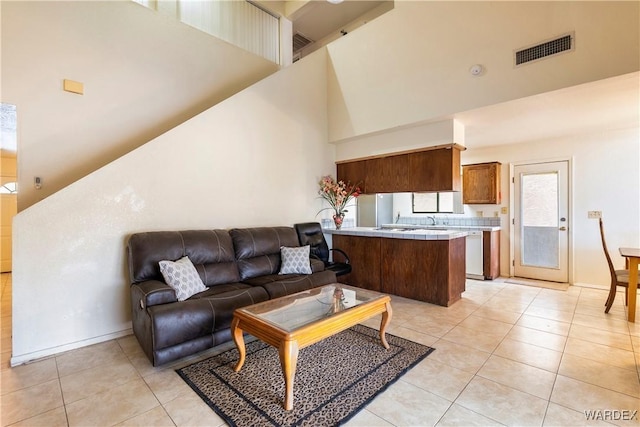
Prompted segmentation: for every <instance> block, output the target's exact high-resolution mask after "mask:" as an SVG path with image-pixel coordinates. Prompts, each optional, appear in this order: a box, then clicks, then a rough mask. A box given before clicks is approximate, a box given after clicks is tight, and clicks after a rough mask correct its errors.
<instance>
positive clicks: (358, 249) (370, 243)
mask: <svg viewBox="0 0 640 427" xmlns="http://www.w3.org/2000/svg"><path fill="white" fill-rule="evenodd" d="M332 240H333V247H334V248H339V249H341V250H343V251H344V252H345V253H347V254H348V255H349V259H350V260H351V273H349V274H348V275H346V276H340V278H339V279H338V280H339V281H341V282H342V283H346V284H353V285H355V286H359V287H361V288H364V289H370V290H372V291H378V292H380V290H381V282H380V257H381V252H380V247H381V246H380V244H381V241H382V239H380V238H379V237H355V236H343V235H339V234H334V235H333V236H332Z"/></svg>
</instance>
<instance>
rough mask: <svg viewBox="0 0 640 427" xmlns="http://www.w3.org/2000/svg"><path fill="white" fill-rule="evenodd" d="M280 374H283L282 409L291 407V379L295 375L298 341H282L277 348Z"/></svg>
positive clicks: (288, 409)
mask: <svg viewBox="0 0 640 427" xmlns="http://www.w3.org/2000/svg"><path fill="white" fill-rule="evenodd" d="M278 354H279V355H280V364H281V365H282V374H283V375H284V387H285V392H284V393H285V394H284V409H285V410H287V411H290V410H292V409H293V380H294V378H295V375H296V364H297V363H298V342H297V341H284V342H283V343H282V344H280V348H279V349H278Z"/></svg>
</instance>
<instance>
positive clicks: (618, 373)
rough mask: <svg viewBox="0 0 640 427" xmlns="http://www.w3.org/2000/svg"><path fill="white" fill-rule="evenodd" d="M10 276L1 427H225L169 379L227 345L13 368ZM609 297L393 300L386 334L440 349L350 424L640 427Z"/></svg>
mask: <svg viewBox="0 0 640 427" xmlns="http://www.w3.org/2000/svg"><path fill="white" fill-rule="evenodd" d="M1 278H2V282H1V285H2V306H1V310H2V311H1V314H2V320H1V327H2V344H1V348H0V350H1V352H2V386H1V396H0V399H1V405H2V406H1V411H2V412H1V424H2V426H8V425H11V426H40V425H42V426H45V425H46V426H66V425H69V426H110V425H121V426H174V425H175V426H222V425H225V423H224V422H223V421H222V420H221V419H220V418H219V417H218V416H217V415H216V414H215V413H214V412H213V411H212V410H211V409H209V407H208V406H207V405H206V404H205V403H204V402H203V401H202V400H201V399H200V398H199V397H198V396H197V395H196V394H195V393H194V392H192V391H191V389H190V388H189V387H188V386H187V385H186V384H185V383H184V382H183V381H182V379H180V378H179V377H178V376H177V374H176V373H175V372H174V369H176V368H178V367H181V366H183V365H186V364H189V363H193V362H194V361H195V360H198V359H200V358H203V357H207V356H210V355H212V354H214V353H215V352H219V351H221V350H222V349H221V348H218V349H214V350H211V351H209V352H206V353H205V354H202V355H199V356H198V357H190V358H188V359H185V360H182V361H180V362H179V363H174V364H171V365H170V366H163V367H161V368H154V367H152V366H151V364H150V363H149V361H148V360H147V358H146V357H145V356H144V354H143V353H142V350H141V349H140V346H139V345H138V343H137V341H136V339H135V338H134V337H133V336H128V337H125V338H121V339H117V340H112V341H108V342H104V343H101V344H97V345H93V346H90V347H85V348H81V349H78V350H74V351H70V352H67V353H64V354H59V355H56V356H55V357H50V358H47V359H44V360H40V361H36V362H33V363H30V364H27V365H22V366H18V367H14V368H10V367H9V359H10V355H11V275H10V274H3V275H2V276H1ZM605 298H606V291H605V290H603V289H595V288H587V287H576V286H572V287H570V288H569V289H568V290H567V291H556V290H551V289H542V288H535V287H528V286H523V285H514V284H508V283H505V282H503V281H501V280H496V281H487V282H480V281H474V280H468V281H467V291H466V292H465V293H464V294H463V299H462V300H461V301H459V302H457V303H455V304H454V305H452V306H451V307H448V308H445V307H439V306H434V305H431V304H426V303H421V302H417V301H412V300H408V299H404V298H399V297H393V301H392V305H393V309H394V313H393V319H392V321H391V325H390V328H389V332H390V333H392V334H395V335H399V336H402V337H405V338H408V339H411V340H414V341H417V342H421V343H423V344H426V345H430V346H433V347H435V348H436V351H435V352H433V353H432V354H431V355H430V356H429V357H427V358H426V359H425V360H424V361H423V362H421V363H420V364H419V365H417V366H416V367H415V368H414V369H412V370H411V371H409V372H408V373H407V374H406V375H405V376H403V377H402V379H401V380H400V381H398V382H396V383H395V384H394V385H392V386H391V387H389V389H387V390H386V391H385V392H384V393H382V394H381V395H380V396H379V397H378V398H376V399H375V400H374V401H373V402H371V403H370V404H369V405H368V406H367V407H366V409H365V410H363V411H361V412H360V413H359V414H358V415H356V417H354V418H353V419H352V420H351V421H350V422H349V423H348V425H350V426H429V425H438V426H456V425H457V426H472V425H482V426H493V425H514V426H528V425H532V426H534V425H535V426H540V425H545V426H583V425H611V424H614V425H636V426H637V425H640V421H638V418H640V416H638V415H636V416H635V418H634V419H632V420H627V419H625V418H629V417H630V415H631V414H632V413H633V411H636V410H640V381H639V379H638V378H639V375H640V323H636V324H632V323H628V322H627V321H626V320H625V318H626V317H625V316H626V313H625V307H624V304H623V300H624V295H623V294H622V293H620V294H619V295H618V297H617V299H616V302H615V305H614V307H613V308H612V309H611V312H610V313H609V314H608V315H605V314H604V311H603V304H604V300H605ZM367 324H368V325H369V326H372V327H378V325H379V319H373V320H372V321H369V322H367ZM232 346H233V345H232V344H231V343H229V344H228V345H225V346H224V347H225V348H224V349H227V348H231V347H232ZM585 411H594V413H595V414H596V415H600V417H601V418H600V419H599V420H596V421H588V420H587V419H586V416H585ZM596 411H601V412H596ZM606 411H609V412H606ZM625 411H629V412H625ZM603 418H604V419H603Z"/></svg>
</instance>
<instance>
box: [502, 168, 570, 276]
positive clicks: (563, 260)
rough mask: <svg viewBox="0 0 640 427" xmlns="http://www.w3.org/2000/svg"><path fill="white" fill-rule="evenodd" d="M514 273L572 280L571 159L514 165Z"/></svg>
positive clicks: (516, 274)
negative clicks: (570, 249)
mask: <svg viewBox="0 0 640 427" xmlns="http://www.w3.org/2000/svg"><path fill="white" fill-rule="evenodd" d="M513 170H514V186H515V188H514V202H515V203H514V207H515V215H514V249H515V250H514V255H515V260H514V275H515V276H516V277H524V278H529V279H537V280H549V281H553V282H568V281H569V233H570V228H569V178H568V177H569V162H568V161H559V162H548V163H534V164H527V165H518V166H514V169H513Z"/></svg>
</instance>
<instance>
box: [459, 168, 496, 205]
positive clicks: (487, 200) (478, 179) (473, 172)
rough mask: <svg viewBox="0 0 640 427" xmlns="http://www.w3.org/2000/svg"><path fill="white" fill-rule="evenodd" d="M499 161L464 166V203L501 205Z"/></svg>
mask: <svg viewBox="0 0 640 427" xmlns="http://www.w3.org/2000/svg"><path fill="white" fill-rule="evenodd" d="M501 166H502V164H501V163H499V162H490V163H477V164H473V165H464V166H462V203H464V204H465V205H499V204H500V202H501V201H502V192H501V191H500V168H501Z"/></svg>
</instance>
